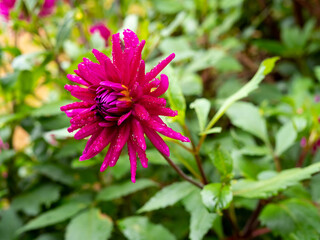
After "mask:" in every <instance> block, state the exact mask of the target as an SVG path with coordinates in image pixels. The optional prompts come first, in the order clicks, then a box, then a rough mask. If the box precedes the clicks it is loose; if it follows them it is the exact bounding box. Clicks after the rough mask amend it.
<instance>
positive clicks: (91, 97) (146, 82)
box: [61, 29, 190, 182]
mask: <svg viewBox="0 0 320 240" xmlns="http://www.w3.org/2000/svg"><path fill="white" fill-rule="evenodd" d="M123 36H124V38H123V40H124V45H123V44H122V42H121V40H120V34H119V33H117V34H114V35H113V36H112V43H113V46H112V61H111V60H110V58H109V57H107V56H106V55H105V54H103V53H102V52H99V51H98V50H96V49H93V50H92V52H93V54H94V56H95V57H96V59H97V60H98V61H99V63H94V62H92V61H90V60H89V59H83V62H81V63H80V64H79V65H78V70H75V73H76V74H77V75H68V79H69V80H70V81H72V82H75V83H78V84H80V85H83V86H85V87H79V86H78V85H66V86H65V89H66V90H68V91H69V92H70V93H71V95H72V96H74V97H76V98H78V99H79V100H82V101H81V102H75V103H71V104H68V105H66V106H63V107H61V110H62V111H65V113H66V114H67V116H68V117H71V120H70V123H71V127H69V128H68V131H69V132H73V131H75V130H78V129H80V130H79V131H78V132H77V133H76V134H75V135H74V138H75V139H83V138H86V137H88V136H91V137H90V138H89V140H88V142H87V145H86V147H85V149H84V151H83V154H82V156H81V157H80V160H81V161H82V160H87V159H90V158H92V157H94V156H96V155H97V154H98V153H100V152H101V151H102V150H103V149H104V148H105V147H107V146H108V145H109V144H110V146H109V149H108V152H107V154H106V156H105V158H104V160H103V163H102V165H101V168H100V171H104V170H106V169H107V167H108V166H110V167H113V166H115V165H116V163H117V161H118V158H119V156H120V154H121V151H122V149H123V147H124V146H125V144H127V148H128V155H129V159H130V165H131V181H132V182H135V181H136V170H137V155H138V157H139V159H140V161H141V165H142V166H143V167H144V168H146V167H148V158H147V156H146V153H145V151H146V148H147V146H146V142H145V138H144V134H146V136H147V137H148V138H149V140H150V141H151V142H152V144H153V145H154V146H155V147H156V148H157V149H158V150H159V152H160V153H161V154H163V155H165V156H169V155H170V151H169V148H168V146H167V145H166V143H165V142H164V141H163V139H162V138H161V137H160V136H159V135H158V133H161V134H162V135H164V136H167V137H169V138H173V139H176V140H180V141H182V142H189V141H190V140H189V139H188V138H187V137H184V136H182V135H181V134H180V133H178V132H175V131H173V130H172V129H171V128H169V127H168V126H167V125H166V124H165V123H164V122H163V120H162V119H161V118H160V117H159V116H160V115H161V116H170V117H174V116H176V115H177V114H178V113H177V111H173V110H171V109H170V108H167V107H166V100H165V99H164V98H160V96H161V95H162V94H164V93H165V92H166V91H167V89H168V86H169V81H168V77H167V76H166V75H165V74H161V76H160V79H159V78H156V77H157V75H158V74H159V73H160V72H161V71H162V70H163V69H164V68H165V67H166V66H167V65H168V64H169V63H170V62H171V61H172V60H173V59H174V56H175V55H174V53H172V54H171V55H169V56H168V57H167V58H166V59H164V60H163V61H161V62H160V63H159V64H158V65H157V66H155V67H154V68H153V69H152V70H151V71H150V72H148V73H145V63H144V61H143V60H142V59H141V52H142V50H143V47H144V45H145V41H144V40H143V41H141V42H140V41H139V39H138V37H137V35H136V34H135V33H134V32H132V31H131V30H129V29H126V30H124V32H123ZM157 132H158V133H157Z"/></svg>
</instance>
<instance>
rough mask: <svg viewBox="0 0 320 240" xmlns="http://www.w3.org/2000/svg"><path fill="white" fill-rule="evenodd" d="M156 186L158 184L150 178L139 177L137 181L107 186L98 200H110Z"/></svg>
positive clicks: (100, 193)
mask: <svg viewBox="0 0 320 240" xmlns="http://www.w3.org/2000/svg"><path fill="white" fill-rule="evenodd" d="M155 186H158V184H157V183H155V182H154V181H152V180H149V179H138V180H137V181H136V183H132V182H131V181H127V182H124V183H122V184H113V185H112V186H110V187H106V188H104V189H102V190H101V191H100V192H99V194H98V196H97V201H110V200H113V199H116V198H120V197H123V196H127V195H129V194H131V193H134V192H137V191H140V190H143V189H145V188H148V187H155Z"/></svg>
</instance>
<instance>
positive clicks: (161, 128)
mask: <svg viewBox="0 0 320 240" xmlns="http://www.w3.org/2000/svg"><path fill="white" fill-rule="evenodd" d="M147 124H148V126H149V127H150V128H152V129H154V130H155V131H157V132H159V133H161V134H162V135H164V136H167V137H169V138H172V139H176V140H180V141H181V142H190V140H189V138H187V137H185V136H183V135H182V134H181V133H178V132H176V131H174V130H172V129H171V128H169V127H168V126H167V125H166V124H165V123H164V122H163V121H162V120H161V118H159V117H153V119H149V120H148V121H147Z"/></svg>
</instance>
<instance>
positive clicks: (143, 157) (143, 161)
mask: <svg viewBox="0 0 320 240" xmlns="http://www.w3.org/2000/svg"><path fill="white" fill-rule="evenodd" d="M136 150H137V153H138V157H139V158H140V162H141V165H142V167H144V168H147V167H148V158H147V155H146V152H145V151H143V150H142V149H140V148H136Z"/></svg>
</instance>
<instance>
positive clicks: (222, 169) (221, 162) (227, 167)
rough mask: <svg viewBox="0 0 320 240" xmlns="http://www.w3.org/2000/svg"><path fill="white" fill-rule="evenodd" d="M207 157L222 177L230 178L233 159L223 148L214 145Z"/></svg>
mask: <svg viewBox="0 0 320 240" xmlns="http://www.w3.org/2000/svg"><path fill="white" fill-rule="evenodd" d="M209 157H210V159H211V161H212V163H213V164H214V166H215V167H216V168H217V170H218V171H219V173H220V174H221V177H222V179H227V178H229V179H230V178H231V177H232V176H231V175H232V169H233V160H232V158H231V156H230V154H229V153H228V152H227V151H226V150H225V149H224V148H222V147H221V146H217V145H216V146H215V148H214V149H213V152H212V154H210V155H209Z"/></svg>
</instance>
